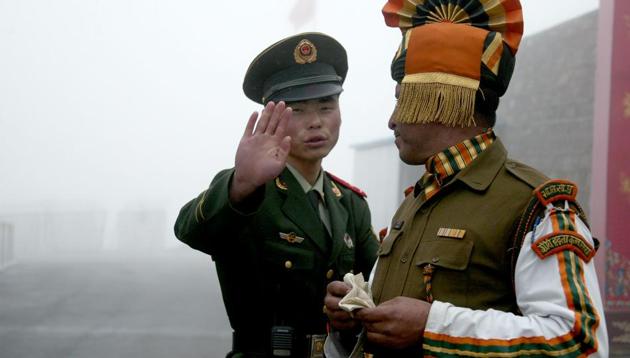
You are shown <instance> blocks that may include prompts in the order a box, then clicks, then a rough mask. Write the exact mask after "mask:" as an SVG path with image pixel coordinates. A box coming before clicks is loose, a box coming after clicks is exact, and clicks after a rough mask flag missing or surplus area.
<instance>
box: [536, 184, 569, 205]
mask: <svg viewBox="0 0 630 358" xmlns="http://www.w3.org/2000/svg"><path fill="white" fill-rule="evenodd" d="M577 192H578V187H577V185H576V184H575V183H573V182H571V181H568V180H564V179H553V180H549V181H547V182H545V183H544V184H542V185H541V186H539V187H538V188H536V189H534V194H535V195H536V197H537V198H538V200H539V201H540V202H541V203H542V204H543V205H544V206H547V204H549V203H553V202H556V201H560V200H568V201H571V202H575V197H576V196H577Z"/></svg>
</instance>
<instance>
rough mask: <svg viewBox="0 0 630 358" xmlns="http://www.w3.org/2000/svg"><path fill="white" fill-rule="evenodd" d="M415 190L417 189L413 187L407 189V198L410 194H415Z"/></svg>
mask: <svg viewBox="0 0 630 358" xmlns="http://www.w3.org/2000/svg"><path fill="white" fill-rule="evenodd" d="M414 188H415V187H414V186H413V185H412V186H410V187H408V188H407V189H405V196H408V195H409V194H411V193H413V190H414Z"/></svg>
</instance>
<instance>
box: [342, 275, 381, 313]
mask: <svg viewBox="0 0 630 358" xmlns="http://www.w3.org/2000/svg"><path fill="white" fill-rule="evenodd" d="M343 282H345V283H346V284H348V285H350V286H352V288H351V289H350V292H348V293H347V294H346V295H345V296H344V297H343V298H342V299H341V301H339V307H340V308H341V309H342V310H344V311H347V312H352V311H354V310H357V309H359V308H374V307H375V306H376V305H375V304H374V300H373V299H372V291H371V290H370V287H369V285H368V283H367V282H365V280H364V279H363V274H362V273H358V274H356V275H354V274H352V273H347V274H346V275H345V276H344V277H343Z"/></svg>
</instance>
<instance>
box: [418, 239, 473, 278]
mask: <svg viewBox="0 0 630 358" xmlns="http://www.w3.org/2000/svg"><path fill="white" fill-rule="evenodd" d="M473 246H474V243H473V242H472V241H462V240H451V239H434V240H428V241H423V242H421V243H420V245H419V246H418V254H417V255H416V266H424V265H426V264H432V265H434V266H439V267H444V268H447V269H451V270H458V271H462V270H465V269H466V268H467V267H468V263H469V262H470V256H471V254H472V249H473Z"/></svg>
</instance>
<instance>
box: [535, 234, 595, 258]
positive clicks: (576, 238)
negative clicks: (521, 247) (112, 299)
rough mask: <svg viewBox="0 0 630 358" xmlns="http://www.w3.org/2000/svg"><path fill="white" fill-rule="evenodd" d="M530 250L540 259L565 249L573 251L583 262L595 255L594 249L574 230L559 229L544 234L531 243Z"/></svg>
mask: <svg viewBox="0 0 630 358" xmlns="http://www.w3.org/2000/svg"><path fill="white" fill-rule="evenodd" d="M532 250H534V252H536V255H538V257H540V258H541V259H545V258H547V257H549V256H551V255H554V254H556V253H558V252H562V251H565V250H570V251H573V252H574V253H575V254H577V255H578V256H579V257H581V258H582V260H584V261H585V262H589V261H591V259H592V258H593V256H595V249H594V248H593V246H591V245H590V244H589V243H588V241H586V239H584V237H583V236H582V235H580V234H578V233H577V232H575V231H560V232H554V233H551V234H549V235H545V236H543V237H541V238H540V239H538V240H536V242H534V243H533V244H532Z"/></svg>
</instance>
